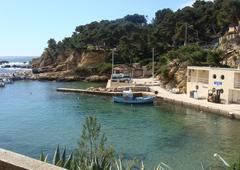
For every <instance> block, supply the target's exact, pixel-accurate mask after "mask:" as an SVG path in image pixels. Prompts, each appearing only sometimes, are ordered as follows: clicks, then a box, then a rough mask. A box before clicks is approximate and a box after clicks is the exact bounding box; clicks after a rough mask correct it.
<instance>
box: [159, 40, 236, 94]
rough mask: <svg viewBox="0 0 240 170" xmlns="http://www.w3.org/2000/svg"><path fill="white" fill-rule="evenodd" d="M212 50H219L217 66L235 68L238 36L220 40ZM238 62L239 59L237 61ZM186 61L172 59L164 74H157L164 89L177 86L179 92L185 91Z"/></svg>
mask: <svg viewBox="0 0 240 170" xmlns="http://www.w3.org/2000/svg"><path fill="white" fill-rule="evenodd" d="M214 50H217V51H221V52H222V55H221V58H220V64H219V67H223V66H224V67H230V68H237V67H238V64H239V63H237V60H239V59H240V36H236V37H235V38H233V39H230V40H225V41H222V42H221V43H220V44H219V45H218V47H217V48H216V49H214ZM239 62H240V61H239ZM188 65H189V63H188V61H184V62H183V61H180V60H179V59H174V60H172V61H171V62H169V63H168V65H167V68H168V72H167V75H166V76H163V75H158V78H159V79H160V80H161V82H162V86H163V87H164V88H166V89H172V88H178V89H179V90H180V92H181V93H185V92H186V84H187V66H188Z"/></svg>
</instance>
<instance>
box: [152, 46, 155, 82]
mask: <svg viewBox="0 0 240 170" xmlns="http://www.w3.org/2000/svg"><path fill="white" fill-rule="evenodd" d="M154 52H155V51H154V48H152V62H153V66H152V77H153V79H154V67H155V66H154V57H155V54H154Z"/></svg>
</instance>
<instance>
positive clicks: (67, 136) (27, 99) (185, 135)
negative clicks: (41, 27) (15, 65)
mask: <svg viewBox="0 0 240 170" xmlns="http://www.w3.org/2000/svg"><path fill="white" fill-rule="evenodd" d="M88 86H97V84H86V83H56V82H38V81H19V82H15V83H14V84H12V85H7V86H6V87H5V88H0V148H5V149H9V150H12V151H15V152H19V153H22V154H26V155H29V156H31V157H34V158H38V157H39V153H40V152H41V151H45V152H48V153H53V151H54V149H55V147H56V146H57V145H58V144H59V145H60V146H62V147H64V146H67V147H68V148H69V150H73V149H74V148H75V147H76V146H77V140H78V139H79V136H80V133H81V129H82V125H83V123H84V121H85V117H86V116H88V115H93V116H96V117H97V118H98V120H99V121H100V122H101V124H102V128H103V131H104V132H105V133H106V136H107V137H108V142H109V143H111V144H113V145H114V146H115V148H116V150H117V152H118V153H119V154H120V155H122V156H124V157H127V158H130V157H131V158H133V157H134V158H135V157H136V158H139V159H143V160H144V162H145V165H146V166H147V167H148V168H152V167H153V166H154V165H157V164H158V163H159V162H165V163H167V164H168V165H169V166H171V167H172V168H173V169H183V170H185V169H186V170H188V169H189V170H192V169H201V162H202V164H203V165H204V166H205V168H206V169H207V168H210V167H212V169H221V168H220V167H219V166H220V165H222V164H221V162H219V161H218V160H217V159H215V158H214V157H213V154H214V153H219V154H220V155H221V156H223V157H224V158H225V159H226V160H227V161H229V162H231V160H233V159H234V158H236V157H237V156H238V155H239V153H240V152H239V151H240V135H239V130H240V121H235V120H230V119H226V118H223V117H218V116H215V115H211V114H206V113H200V112H198V111H195V110H192V109H186V108H182V107H178V106H174V105H170V104H167V103H163V104H161V105H160V106H151V105H146V106H128V105H121V104H113V103H112V102H111V98H110V97H103V96H93V95H85V94H74V93H61V92H57V91H56V88H57V87H81V88H86V87H88Z"/></svg>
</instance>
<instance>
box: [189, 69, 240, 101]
mask: <svg viewBox="0 0 240 170" xmlns="http://www.w3.org/2000/svg"><path fill="white" fill-rule="evenodd" d="M212 89H216V90H218V89H221V90H222V92H223V93H221V100H222V102H224V103H237V104H240V70H238V69H231V68H213V67H188V69H187V94H188V95H189V96H191V95H192V92H194V91H197V92H198V95H199V96H201V97H202V98H206V99H207V98H208V93H209V90H212Z"/></svg>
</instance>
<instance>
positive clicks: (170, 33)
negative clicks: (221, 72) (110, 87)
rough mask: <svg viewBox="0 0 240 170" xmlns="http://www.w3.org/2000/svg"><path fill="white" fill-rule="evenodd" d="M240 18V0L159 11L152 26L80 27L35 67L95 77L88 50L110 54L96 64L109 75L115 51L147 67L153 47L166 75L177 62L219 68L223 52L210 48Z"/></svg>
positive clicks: (199, 1)
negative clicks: (87, 64) (87, 59)
mask: <svg viewBox="0 0 240 170" xmlns="http://www.w3.org/2000/svg"><path fill="white" fill-rule="evenodd" d="M239 20H240V0H214V1H204V0H196V2H195V3H194V4H193V6H192V7H189V6H188V7H185V8H183V9H179V10H177V11H173V10H171V9H162V10H159V11H157V12H156V13H155V17H154V18H153V19H152V20H151V22H147V19H146V17H145V16H144V15H139V14H134V15H127V16H125V17H123V18H120V19H116V20H113V21H108V20H103V21H100V22H92V23H90V24H87V25H80V26H77V27H76V29H75V31H74V32H73V34H72V36H71V37H66V38H64V39H63V40H62V41H59V42H56V41H55V40H54V39H50V40H49V41H48V47H47V48H46V49H45V50H44V52H43V54H42V56H41V58H40V60H37V61H40V63H41V64H36V65H37V67H38V66H39V67H40V66H49V65H50V66H53V67H54V68H55V71H64V70H66V69H67V70H72V71H73V72H75V73H77V74H78V73H79V72H83V71H82V70H85V72H87V73H88V75H91V74H95V73H94V72H89V71H88V70H86V68H81V67H82V65H83V64H82V63H81V62H82V58H84V56H88V52H92V53H91V54H90V56H93V55H97V54H100V55H99V56H101V60H99V61H101V62H103V61H102V56H103V55H104V56H105V57H104V58H105V59H104V60H105V63H99V65H96V67H97V68H96V69H95V71H96V70H97V71H96V73H100V72H101V74H102V73H103V72H108V73H109V70H111V66H110V63H111V59H112V58H111V52H112V50H113V49H114V50H115V63H125V64H131V63H135V62H139V63H141V64H142V65H148V64H149V63H150V62H151V57H152V54H151V53H152V48H154V49H155V57H156V61H157V62H156V69H157V73H159V74H161V75H162V76H163V75H165V76H164V77H166V75H167V74H166V73H168V72H169V69H170V68H169V65H171V63H172V61H175V62H176V60H177V63H179V62H180V63H181V62H184V63H185V64H184V65H191V64H194V65H212V66H219V65H220V61H221V59H222V56H221V54H222V53H220V52H216V51H210V50H209V51H206V46H208V45H210V44H213V43H216V42H218V38H219V37H221V36H222V35H223V34H225V32H226V31H227V30H228V27H229V25H237V24H238V22H239ZM183 46H184V47H183ZM83 54H84V55H83ZM95 63H96V62H95ZM97 63H98V62H97ZM185 67H186V66H185ZM91 68H92V66H91ZM79 70H80V71H79ZM99 70H101V71H99ZM81 75H82V74H81Z"/></svg>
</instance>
